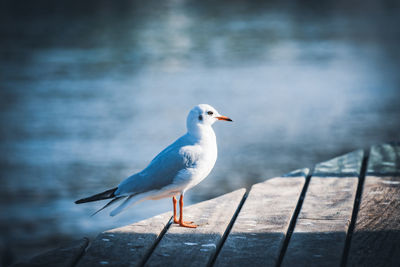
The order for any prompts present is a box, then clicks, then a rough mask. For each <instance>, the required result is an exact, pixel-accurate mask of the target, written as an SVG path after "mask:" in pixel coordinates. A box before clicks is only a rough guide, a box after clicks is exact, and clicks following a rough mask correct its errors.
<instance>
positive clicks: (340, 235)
mask: <svg viewBox="0 0 400 267" xmlns="http://www.w3.org/2000/svg"><path fill="white" fill-rule="evenodd" d="M357 183H358V179H356V178H346V177H342V178H327V177H324V178H322V177H312V178H311V181H310V184H309V187H308V190H307V193H306V197H305V199H304V203H303V206H302V209H301V211H300V214H299V217H298V219H297V223H296V226H295V229H294V232H293V235H292V237H291V239H290V242H289V245H288V249H287V251H286V254H285V256H284V258H283V263H282V265H283V266H339V265H340V261H341V256H342V252H343V249H344V246H345V241H346V234H347V230H348V226H349V224H350V220H351V215H352V211H353V204H354V198H355V195H356V190H357Z"/></svg>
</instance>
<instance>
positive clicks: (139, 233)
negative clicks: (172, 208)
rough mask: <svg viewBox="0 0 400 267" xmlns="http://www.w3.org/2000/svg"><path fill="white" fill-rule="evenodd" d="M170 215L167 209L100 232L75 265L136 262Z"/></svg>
mask: <svg viewBox="0 0 400 267" xmlns="http://www.w3.org/2000/svg"><path fill="white" fill-rule="evenodd" d="M170 219H171V213H170V212H168V213H164V214H161V215H158V216H155V217H153V218H151V219H147V220H144V221H140V222H137V223H134V224H131V225H127V226H124V227H121V228H116V229H113V230H109V231H106V232H104V233H101V234H100V235H98V236H97V238H96V239H95V240H94V241H93V242H92V244H91V245H90V247H89V249H88V251H87V252H86V254H85V255H84V256H83V257H82V259H81V260H80V261H79V264H78V267H88V266H101V265H106V266H138V265H140V264H141V263H142V260H143V258H144V257H145V255H146V254H147V253H149V252H150V250H151V249H152V247H153V244H154V242H155V241H156V239H157V238H158V237H159V235H160V233H161V232H162V231H163V229H164V228H165V227H166V226H167V224H168V222H169V220H170Z"/></svg>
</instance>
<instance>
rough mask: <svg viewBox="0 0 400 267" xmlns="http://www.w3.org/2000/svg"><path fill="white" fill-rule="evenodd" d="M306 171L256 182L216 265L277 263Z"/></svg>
mask: <svg viewBox="0 0 400 267" xmlns="http://www.w3.org/2000/svg"><path fill="white" fill-rule="evenodd" d="M306 175H307V172H303V176H301V177H296V178H274V179H270V180H267V181H266V182H263V183H259V184H256V185H254V186H253V187H252V188H251V191H250V193H249V196H248V197H247V199H246V202H245V203H244V205H243V207H242V209H241V211H240V213H239V215H238V217H237V219H236V221H235V224H234V225H233V228H232V230H231V232H230V234H229V236H228V238H227V239H226V241H225V243H224V245H223V247H222V249H221V251H220V253H219V255H218V257H217V259H216V262H215V266H243V265H245V264H247V265H250V266H275V265H276V263H277V260H278V257H279V253H280V250H281V248H282V244H283V241H284V239H285V236H286V232H287V230H288V226H289V223H290V220H291V218H292V215H293V212H294V210H295V208H296V205H297V202H298V200H299V197H300V194H301V191H302V189H303V186H304V183H305V176H306Z"/></svg>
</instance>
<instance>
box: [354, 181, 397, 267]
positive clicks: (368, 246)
mask: <svg viewBox="0 0 400 267" xmlns="http://www.w3.org/2000/svg"><path fill="white" fill-rule="evenodd" d="M348 266H400V176H397V177H374V176H367V177H366V178H365V182H364V189H363V193H362V198H361V203H360V209H359V212H358V216H357V221H356V225H355V229H354V233H353V237H352V242H351V245H350V252H349V258H348Z"/></svg>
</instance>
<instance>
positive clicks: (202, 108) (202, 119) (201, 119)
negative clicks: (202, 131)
mask: <svg viewBox="0 0 400 267" xmlns="http://www.w3.org/2000/svg"><path fill="white" fill-rule="evenodd" d="M218 120H221V121H232V120H231V119H230V118H228V117H226V116H222V115H221V114H219V112H218V111H217V110H216V109H215V108H213V107H212V106H210V105H207V104H200V105H197V106H195V107H194V108H192V110H190V112H189V115H188V117H187V121H186V124H187V128H188V130H189V131H190V130H191V129H194V128H198V127H201V126H211V125H213V124H214V122H216V121H218Z"/></svg>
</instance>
